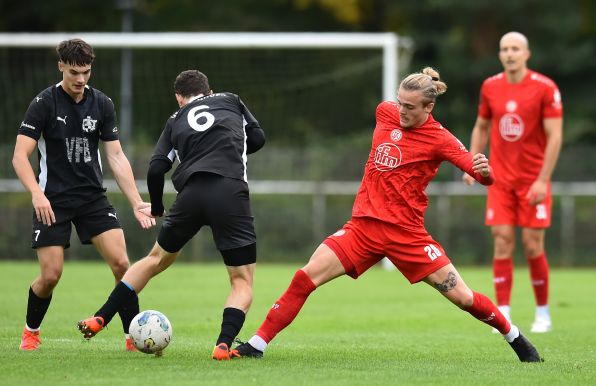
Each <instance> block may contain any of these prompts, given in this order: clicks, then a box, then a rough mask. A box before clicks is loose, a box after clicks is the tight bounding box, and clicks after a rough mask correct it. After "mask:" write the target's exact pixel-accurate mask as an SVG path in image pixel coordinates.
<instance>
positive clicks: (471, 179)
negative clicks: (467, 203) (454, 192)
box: [461, 173, 476, 186]
mask: <svg viewBox="0 0 596 386" xmlns="http://www.w3.org/2000/svg"><path fill="white" fill-rule="evenodd" d="M461 179H462V181H463V182H464V184H466V185H468V186H472V185H474V184H475V183H476V180H475V179H474V177H472V176H471V175H469V174H468V173H464V175H463V176H461Z"/></svg>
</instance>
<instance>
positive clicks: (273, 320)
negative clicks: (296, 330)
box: [253, 269, 317, 347]
mask: <svg viewBox="0 0 596 386" xmlns="http://www.w3.org/2000/svg"><path fill="white" fill-rule="evenodd" d="M316 288H317V286H316V285H315V284H314V283H313V282H312V280H311V279H310V277H308V275H307V274H306V273H305V272H304V271H303V270H301V269H299V270H298V271H297V272H296V274H295V275H294V278H293V279H292V282H291V283H290V286H289V287H288V289H287V290H286V292H284V294H283V295H282V296H281V297H280V298H279V299H278V300H277V301H276V302H275V304H273V307H271V310H269V313H268V314H267V317H266V318H265V321H264V322H263V324H261V327H259V329H258V331H257V333H256V335H258V336H260V337H261V338H262V339H263V340H264V341H265V342H266V343H269V342H270V341H271V340H272V339H273V338H274V337H275V336H276V335H277V334H278V333H279V332H280V331H281V330H283V329H284V328H286V327H287V326H288V325H289V324H290V323H292V321H293V320H294V318H295V317H296V315H298V312H300V309H301V308H302V306H303V305H304V302H306V299H307V298H308V296H309V295H310V294H311V292H313V291H314V290H315V289H316ZM253 347H254V346H253Z"/></svg>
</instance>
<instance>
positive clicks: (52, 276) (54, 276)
mask: <svg viewBox="0 0 596 386" xmlns="http://www.w3.org/2000/svg"><path fill="white" fill-rule="evenodd" d="M60 277H62V270H59V269H49V270H45V271H44V272H43V273H42V275H41V282H42V285H43V287H44V289H45V290H52V289H54V287H56V285H58V282H59V281H60Z"/></svg>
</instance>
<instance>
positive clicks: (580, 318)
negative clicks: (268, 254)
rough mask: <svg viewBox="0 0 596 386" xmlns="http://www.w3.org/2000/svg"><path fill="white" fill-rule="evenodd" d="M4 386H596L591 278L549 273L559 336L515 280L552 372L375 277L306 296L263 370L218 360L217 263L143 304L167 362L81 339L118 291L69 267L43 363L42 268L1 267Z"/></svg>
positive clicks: (266, 298) (117, 342) (164, 282)
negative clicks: (34, 337)
mask: <svg viewBox="0 0 596 386" xmlns="http://www.w3.org/2000/svg"><path fill="white" fill-rule="evenodd" d="M297 268H299V267H297V266H294V265H271V264H261V265H259V266H258V267H257V272H256V278H255V300H254V303H253V307H252V310H251V312H250V313H249V314H248V317H247V320H246V324H245V327H244V329H243V331H241V333H240V338H242V339H248V338H249V337H250V336H251V335H252V333H253V332H254V331H255V330H256V328H257V327H258V326H259V325H260V323H261V321H262V320H263V318H264V317H265V315H266V313H267V311H268V309H269V307H270V305H271V304H272V303H273V302H274V301H275V300H276V299H277V298H278V297H279V296H280V295H281V293H282V292H283V291H284V290H285V288H286V287H287V285H288V283H289V281H290V279H291V277H292V276H293V274H294V271H295V270H296V269H297ZM0 272H1V278H2V279H1V280H0V299H1V300H0V304H1V306H0V385H221V384H236V385H395V384H400V385H450V386H453V385H589V384H591V385H594V384H596V300H595V295H596V284H595V280H594V278H595V277H596V270H594V269H581V270H579V269H577V270H572V269H554V270H553V271H552V273H551V283H552V285H551V312H552V315H553V319H554V330H553V331H552V332H551V333H549V334H543V335H535V334H531V333H529V331H528V330H529V326H530V324H531V322H532V319H533V312H534V305H533V295H532V292H531V288H530V284H529V279H528V273H527V271H526V270H524V269H523V268H520V269H518V270H516V272H515V274H516V275H515V279H514V283H515V285H514V289H513V299H512V313H513V317H514V321H515V322H516V323H517V324H518V326H519V327H520V328H521V329H522V331H525V332H526V335H527V336H528V337H529V338H530V339H531V340H532V341H533V342H534V344H535V345H536V346H537V348H538V349H539V351H540V353H541V354H542V356H543V357H544V358H545V362H544V363H541V364H524V363H520V362H518V360H517V358H516V356H515V354H514V353H513V351H512V350H511V349H510V348H509V346H508V345H507V344H506V343H505V341H504V340H503V339H502V338H501V337H500V336H498V335H494V334H492V333H491V332H490V330H491V329H490V327H488V326H485V325H483V324H482V323H480V322H477V321H476V320H474V319H473V318H472V317H471V316H470V315H469V314H467V313H465V312H461V311H459V310H458V309H457V308H456V307H455V306H453V305H451V304H450V303H449V302H448V301H447V300H445V299H444V298H443V297H442V296H441V295H440V294H439V293H438V292H436V291H435V290H434V289H432V288H430V287H429V286H427V285H426V284H417V285H413V286H412V285H410V284H409V283H408V282H407V281H406V280H405V279H404V278H403V276H401V274H400V273H399V272H397V271H393V272H390V271H385V270H382V269H380V268H373V269H371V270H370V271H369V272H367V273H366V274H365V275H364V276H363V277H361V278H360V279H358V280H356V281H354V280H352V279H350V278H348V277H342V278H339V279H337V280H335V281H333V282H331V283H329V284H326V285H325V286H323V287H321V288H319V289H318V290H317V291H316V292H315V293H313V294H312V295H311V297H310V298H309V300H308V301H307V303H306V305H305V307H304V308H303V309H302V312H301V313H300V314H299V315H298V317H297V319H296V320H295V322H294V323H293V324H292V325H291V326H290V327H289V328H287V329H286V330H284V331H283V332H282V333H281V334H280V335H279V336H278V337H277V338H276V339H275V340H274V341H273V342H272V344H271V345H270V346H269V348H268V350H267V352H266V353H265V358H264V359H262V360H254V359H247V360H238V361H231V362H216V361H214V360H212V359H211V358H210V355H211V350H212V348H213V345H214V343H215V339H216V337H217V334H218V333H219V324H220V322H221V319H220V318H221V312H222V305H223V303H224V300H225V297H226V295H227V290H228V279H227V275H226V272H225V268H224V266H223V264H222V265H218V264H213V265H199V264H184V263H179V264H175V265H174V266H172V267H171V268H170V269H169V270H168V271H166V272H164V273H163V274H162V275H160V276H159V277H157V278H155V279H154V280H153V281H152V282H150V283H149V285H148V286H147V287H146V289H145V290H144V291H143V293H142V294H141V296H140V300H141V309H157V310H160V311H162V312H164V313H165V314H166V315H167V316H168V318H169V319H170V321H171V322H172V325H173V328H174V334H173V340H172V343H171V344H170V346H169V347H168V348H167V349H166V351H165V353H164V356H163V357H161V358H156V357H154V356H150V355H146V354H141V353H127V352H125V351H124V338H123V333H122V327H121V324H120V320H119V318H118V317H116V318H114V320H113V322H112V323H111V324H110V326H109V327H108V329H107V330H105V331H102V332H101V333H100V334H99V335H98V336H96V337H95V338H93V339H92V340H91V341H89V342H87V341H85V340H84V339H83V338H82V337H81V336H80V334H79V332H78V331H77V329H76V327H75V324H76V322H77V321H78V320H79V319H82V318H84V317H87V316H89V315H91V314H92V313H93V312H94V311H95V310H96V309H97V308H98V307H99V306H100V305H101V304H103V302H104V300H105V299H106V297H107V295H108V294H109V292H110V290H111V287H112V286H113V281H112V280H113V279H112V277H111V274H110V272H109V269H108V267H107V266H106V265H105V264H101V263H73V262H67V263H66V264H65V269H64V274H63V275H62V280H61V282H60V284H59V285H58V287H57V289H56V290H55V292H54V298H53V301H52V305H51V307H50V310H49V312H48V314H47V315H46V318H45V320H44V323H43V325H42V342H43V343H42V345H41V349H40V350H39V351H37V352H33V353H28V352H21V351H19V350H18V345H19V341H20V334H21V332H22V329H23V325H24V318H25V307H26V296H27V290H28V286H29V284H30V283H31V281H32V280H33V278H34V277H35V275H37V272H38V268H37V264H36V263H33V262H27V263H15V262H0ZM460 272H461V274H462V276H463V278H464V280H465V281H466V282H467V283H468V285H469V286H470V287H472V288H474V289H475V290H477V291H481V292H484V293H486V294H488V295H492V283H491V273H490V270H489V269H488V268H469V267H464V268H460Z"/></svg>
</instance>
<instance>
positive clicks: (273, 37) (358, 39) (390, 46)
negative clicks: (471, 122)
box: [0, 32, 414, 100]
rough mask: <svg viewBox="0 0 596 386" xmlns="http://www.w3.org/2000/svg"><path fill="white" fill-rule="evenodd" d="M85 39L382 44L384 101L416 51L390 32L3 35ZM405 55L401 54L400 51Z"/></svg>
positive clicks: (123, 43) (214, 44)
mask: <svg viewBox="0 0 596 386" xmlns="http://www.w3.org/2000/svg"><path fill="white" fill-rule="evenodd" d="M75 37H76V38H81V39H83V40H85V41H87V42H88V43H89V44H91V45H92V46H94V47H106V48H158V49H168V48H192V47H196V48H280V49H299V48H320V49H341V48H346V49H347V48H379V49H381V50H382V51H383V77H382V82H383V99H384V100H395V97H396V95H395V93H396V91H397V84H398V78H399V73H400V60H401V64H402V65H404V66H407V64H408V63H409V60H410V57H411V53H412V50H413V47H414V45H413V42H412V39H411V38H409V37H404V36H398V35H397V34H394V33H392V32H383V33H347V32H346V33H339V32H295V33H281V32H221V33H209V32H206V33H203V32H190V33H186V32H163V33H158V32H156V33H153V32H147V33H145V32H123V33H103V32H100V33H70V32H68V33H67V32H63V33H0V47H55V46H56V45H57V44H58V43H59V42H61V41H62V40H66V39H72V38H75ZM400 49H403V51H404V53H405V55H403V57H402V58H400V55H399V51H400Z"/></svg>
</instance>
